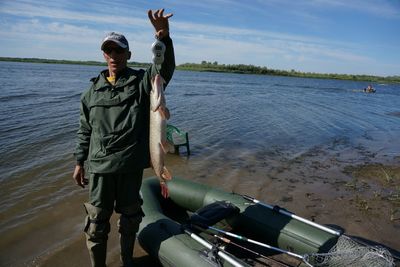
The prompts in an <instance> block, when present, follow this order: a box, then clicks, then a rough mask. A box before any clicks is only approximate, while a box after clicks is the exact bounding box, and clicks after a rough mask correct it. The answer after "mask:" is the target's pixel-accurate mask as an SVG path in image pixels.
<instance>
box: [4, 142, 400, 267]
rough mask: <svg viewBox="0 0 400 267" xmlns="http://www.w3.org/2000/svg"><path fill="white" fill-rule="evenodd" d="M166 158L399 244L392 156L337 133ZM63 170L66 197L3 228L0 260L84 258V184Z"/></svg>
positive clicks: (399, 162)
mask: <svg viewBox="0 0 400 267" xmlns="http://www.w3.org/2000/svg"><path fill="white" fill-rule="evenodd" d="M201 149H203V151H202V153H201V154H200V153H199V151H201ZM375 151H378V150H375ZM72 165H73V163H72V162H71V166H72ZM167 166H169V168H170V169H171V170H172V171H173V174H174V175H175V176H179V177H184V178H187V179H190V180H194V181H197V182H200V183H205V184H208V185H212V186H217V187H219V188H222V189H224V190H226V191H234V192H237V193H242V194H247V195H251V196H254V197H256V198H257V199H259V200H261V201H264V202H266V203H269V204H273V205H279V206H281V207H285V208H286V209H288V210H290V211H292V212H295V213H296V214H297V215H299V216H302V217H305V218H308V219H312V220H314V221H316V222H318V223H321V224H326V225H333V226H336V227H341V228H343V229H344V230H345V231H346V233H347V234H348V235H351V236H356V237H363V238H365V239H366V240H370V241H374V242H377V243H381V244H385V245H387V246H388V247H390V248H392V249H394V250H397V251H398V250H400V239H399V238H398V236H399V233H400V157H399V156H396V155H392V154H380V153H379V151H378V152H371V150H369V149H367V148H366V147H365V146H362V145H360V146H352V145H349V144H348V143H347V141H346V139H342V140H334V141H333V142H331V143H330V144H328V145H325V146H316V147H313V148H311V149H309V150H307V151H304V152H302V153H298V154H290V153H284V152H282V151H281V150H279V149H274V148H273V147H271V149H269V150H268V151H261V150H259V152H254V150H248V151H247V150H245V149H243V148H240V146H238V147H237V148H235V146H233V148H232V149H231V150H229V151H227V150H219V151H213V149H212V148H209V149H208V150H207V149H205V148H200V147H197V148H194V149H193V155H192V156H191V157H186V156H185V153H183V154H182V155H180V156H178V155H174V154H169V155H168V156H167ZM64 176H65V179H64V181H63V184H62V185H58V186H60V187H63V188H64V189H65V190H66V191H68V190H71V194H70V195H69V196H67V197H66V198H65V199H66V200H65V199H64V200H63V201H62V202H60V203H58V204H55V205H53V206H49V207H47V208H46V209H44V211H42V212H40V214H37V215H36V216H33V217H31V218H30V219H29V221H22V222H20V223H16V225H15V226H14V227H13V228H10V229H9V230H7V231H3V234H2V238H1V239H0V248H1V251H2V252H1V259H0V263H1V264H0V266H61V267H62V266H68V267H72V266H77V267H78V266H90V263H89V257H88V253H87V251H86V247H85V240H84V236H83V233H82V227H83V219H84V217H85V213H84V209H83V207H82V203H83V202H84V201H85V200H86V198H87V189H77V188H76V187H75V185H73V182H72V179H71V174H70V173H69V172H68V169H65V174H64ZM149 176H153V173H152V171H151V170H149V169H148V170H145V174H144V177H149ZM117 219H118V218H117V216H116V215H115V214H114V215H113V217H112V222H111V225H112V230H111V233H110V236H109V246H108V260H107V261H108V266H110V267H114V266H119V255H118V253H119V252H118V250H119V245H118V238H117V235H118V233H117V229H116V224H117ZM397 253H398V252H397ZM134 255H135V260H136V262H137V264H138V266H158V262H157V260H155V259H152V258H151V257H149V256H148V255H147V253H146V252H145V251H143V250H142V249H141V247H140V246H139V245H138V244H137V245H136V246H135V252H134Z"/></svg>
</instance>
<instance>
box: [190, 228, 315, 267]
mask: <svg viewBox="0 0 400 267" xmlns="http://www.w3.org/2000/svg"><path fill="white" fill-rule="evenodd" d="M192 223H193V224H194V226H195V227H199V228H202V229H209V230H212V231H214V232H217V233H221V234H224V235H227V236H231V237H234V238H236V239H239V240H243V241H245V242H248V243H252V244H255V245H258V246H261V247H265V248H268V249H271V250H274V251H277V252H280V253H284V254H287V255H289V256H292V257H294V258H297V259H299V260H301V261H303V262H304V263H305V264H307V265H308V266H311V267H313V265H311V264H310V263H308V261H307V260H306V258H305V257H304V256H301V255H299V254H296V253H293V252H290V251H287V250H284V249H280V248H277V247H273V246H270V245H268V244H265V243H261V242H258V241H256V240H253V239H250V238H247V237H244V236H241V235H237V234H234V233H231V232H227V231H224V230H222V229H219V228H215V227H213V226H208V225H203V224H196V222H192Z"/></svg>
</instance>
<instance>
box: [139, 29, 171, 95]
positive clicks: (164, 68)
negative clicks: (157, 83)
mask: <svg viewBox="0 0 400 267" xmlns="http://www.w3.org/2000/svg"><path fill="white" fill-rule="evenodd" d="M161 42H163V43H164V44H165V54H164V62H163V63H162V65H161V70H160V74H161V76H162V77H163V78H164V80H165V86H164V90H165V87H166V86H167V84H168V83H169V81H170V80H171V79H172V75H173V74H174V71H175V54H174V46H173V43H172V39H171V38H170V37H169V36H166V37H164V38H163V39H161ZM157 73H158V71H157V68H156V66H155V65H154V64H153V65H151V67H149V68H148V69H147V70H146V72H145V74H144V77H143V87H144V90H145V91H146V93H147V94H149V93H150V90H151V80H152V78H153V77H154V76H156V74H157Z"/></svg>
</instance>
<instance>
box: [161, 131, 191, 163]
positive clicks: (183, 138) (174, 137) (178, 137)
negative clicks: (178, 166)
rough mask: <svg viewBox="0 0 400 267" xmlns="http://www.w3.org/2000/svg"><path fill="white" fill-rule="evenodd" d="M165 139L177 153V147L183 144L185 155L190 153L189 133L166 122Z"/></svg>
mask: <svg viewBox="0 0 400 267" xmlns="http://www.w3.org/2000/svg"><path fill="white" fill-rule="evenodd" d="M167 141H168V142H169V143H170V144H171V145H173V146H174V152H175V153H176V154H179V147H181V146H185V147H186V151H187V155H188V156H189V155H190V148H189V134H188V133H187V132H184V131H181V130H179V129H178V128H177V127H175V126H173V125H171V124H167Z"/></svg>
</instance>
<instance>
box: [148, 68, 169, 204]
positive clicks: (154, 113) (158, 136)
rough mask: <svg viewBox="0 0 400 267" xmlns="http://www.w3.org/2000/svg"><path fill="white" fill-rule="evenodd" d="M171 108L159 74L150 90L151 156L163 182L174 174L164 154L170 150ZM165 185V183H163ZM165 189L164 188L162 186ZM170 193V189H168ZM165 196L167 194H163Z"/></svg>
mask: <svg viewBox="0 0 400 267" xmlns="http://www.w3.org/2000/svg"><path fill="white" fill-rule="evenodd" d="M169 117H170V114H169V110H168V108H167V107H166V101H165V96H164V79H163V78H162V77H161V75H160V74H157V75H156V76H155V77H154V79H153V81H152V89H151V91H150V144H149V145H150V158H151V164H152V166H153V169H154V172H155V173H156V175H157V177H158V178H159V179H160V181H161V182H164V181H165V180H171V178H172V175H171V173H170V172H169V171H168V169H167V168H166V167H165V166H164V156H165V154H166V153H167V152H168V143H167V120H168V119H169ZM161 184H162V185H165V183H161ZM162 190H163V188H162ZM166 192H167V193H168V191H166ZM163 196H164V197H165V195H164V194H163Z"/></svg>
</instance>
